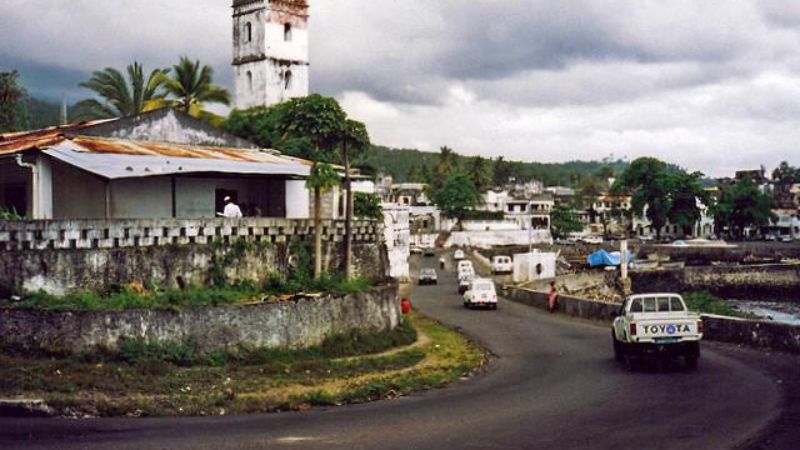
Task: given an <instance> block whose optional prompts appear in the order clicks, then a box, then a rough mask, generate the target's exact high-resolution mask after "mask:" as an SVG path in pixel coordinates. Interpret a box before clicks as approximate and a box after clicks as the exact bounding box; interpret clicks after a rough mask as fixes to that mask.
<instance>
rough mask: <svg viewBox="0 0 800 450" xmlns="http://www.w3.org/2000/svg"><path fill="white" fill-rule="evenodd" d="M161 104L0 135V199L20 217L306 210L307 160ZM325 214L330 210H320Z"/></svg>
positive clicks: (305, 213)
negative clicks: (234, 208) (228, 206)
mask: <svg viewBox="0 0 800 450" xmlns="http://www.w3.org/2000/svg"><path fill="white" fill-rule="evenodd" d="M253 147H254V146H253V145H252V144H250V143H249V142H247V141H244V140H242V139H239V138H237V137H235V136H231V135H228V134H226V133H224V132H222V131H220V130H218V129H216V128H214V127H211V126H209V125H207V124H206V123H204V122H202V121H199V120H197V119H194V118H192V117H189V116H188V115H185V114H183V113H180V112H178V111H173V110H169V109H164V110H158V111H153V112H150V113H146V114H142V115H139V116H135V117H128V118H123V119H114V120H101V121H95V122H84V123H79V124H74V125H68V126H63V127H54V128H49V129H45V130H35V131H28V132H21V133H9V134H5V135H0V208H3V209H14V210H16V211H17V212H18V213H20V215H22V216H24V217H26V218H28V219H140V218H147V219H150V218H172V217H174V218H187V219H189V218H191V219H194V218H213V217H216V216H217V214H218V213H220V212H221V211H222V210H223V207H224V201H223V200H224V198H225V197H231V198H232V199H233V200H234V202H235V203H237V204H238V205H239V206H240V207H241V208H242V210H243V211H244V213H245V215H246V216H251V217H276V218H291V219H307V218H309V217H310V216H311V200H310V199H311V195H310V193H309V191H308V189H307V188H306V186H305V179H306V178H307V177H308V175H309V172H310V167H311V163H310V162H309V161H305V160H301V159H297V158H292V157H288V156H284V155H281V154H280V153H278V152H275V151H270V150H262V149H258V148H253ZM325 217H326V218H330V216H325Z"/></svg>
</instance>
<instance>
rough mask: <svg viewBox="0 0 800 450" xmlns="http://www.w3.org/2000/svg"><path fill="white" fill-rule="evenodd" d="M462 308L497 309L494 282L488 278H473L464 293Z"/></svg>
mask: <svg viewBox="0 0 800 450" xmlns="http://www.w3.org/2000/svg"><path fill="white" fill-rule="evenodd" d="M464 307H465V308H472V307H480V308H487V309H497V290H496V289H495V287H494V281H492V280H490V279H488V278H474V279H473V280H472V282H471V283H470V285H469V289H468V290H467V292H465V293H464Z"/></svg>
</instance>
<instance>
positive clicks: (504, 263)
mask: <svg viewBox="0 0 800 450" xmlns="http://www.w3.org/2000/svg"><path fill="white" fill-rule="evenodd" d="M513 271H514V262H513V261H512V260H511V257H510V256H495V257H494V258H492V274H495V275H497V274H503V273H511V272H513Z"/></svg>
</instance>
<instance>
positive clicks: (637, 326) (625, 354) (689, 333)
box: [611, 294, 703, 369]
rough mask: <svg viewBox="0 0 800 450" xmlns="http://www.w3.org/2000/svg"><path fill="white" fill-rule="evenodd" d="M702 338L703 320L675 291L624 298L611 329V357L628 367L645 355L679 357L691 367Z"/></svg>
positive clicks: (696, 356)
mask: <svg viewBox="0 0 800 450" xmlns="http://www.w3.org/2000/svg"><path fill="white" fill-rule="evenodd" d="M702 338H703V321H702V320H701V319H700V316H698V315H697V314H695V313H692V312H689V311H688V310H687V309H686V303H685V302H684V301H683V298H682V297H681V296H680V295H678V294H639V295H632V296H630V297H628V298H627V299H626V300H625V302H624V303H623V304H622V306H621V307H620V310H619V313H618V315H617V317H616V318H615V319H614V322H613V324H612V328H611V340H612V343H613V348H614V357H615V358H616V359H617V360H618V361H623V360H624V361H625V362H626V363H627V364H628V365H629V366H631V365H632V364H633V362H639V361H641V360H642V359H643V358H645V357H647V356H656V357H667V358H672V357H682V358H683V359H684V361H685V362H686V365H687V366H688V367H689V368H691V369H695V368H697V361H698V359H699V358H700V340H701V339H702Z"/></svg>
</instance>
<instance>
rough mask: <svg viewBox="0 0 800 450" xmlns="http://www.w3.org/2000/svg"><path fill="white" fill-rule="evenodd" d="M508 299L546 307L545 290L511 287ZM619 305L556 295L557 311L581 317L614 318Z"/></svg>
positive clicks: (546, 295) (591, 318) (593, 318)
mask: <svg viewBox="0 0 800 450" xmlns="http://www.w3.org/2000/svg"><path fill="white" fill-rule="evenodd" d="M509 299H510V300H513V301H515V302H517V303H522V304H524V305H528V306H533V307H534V308H539V309H545V310H546V309H548V294H547V293H546V292H539V291H533V290H530V289H522V288H511V291H510V293H509ZM619 307H620V304H619V303H605V302H599V301H594V300H587V299H583V298H579V297H571V296H568V295H559V296H558V311H559V312H561V313H563V314H567V315H570V316H573V317H580V318H582V319H590V320H606V321H611V320H613V319H614V314H615V313H617V312H618V311H619Z"/></svg>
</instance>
